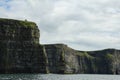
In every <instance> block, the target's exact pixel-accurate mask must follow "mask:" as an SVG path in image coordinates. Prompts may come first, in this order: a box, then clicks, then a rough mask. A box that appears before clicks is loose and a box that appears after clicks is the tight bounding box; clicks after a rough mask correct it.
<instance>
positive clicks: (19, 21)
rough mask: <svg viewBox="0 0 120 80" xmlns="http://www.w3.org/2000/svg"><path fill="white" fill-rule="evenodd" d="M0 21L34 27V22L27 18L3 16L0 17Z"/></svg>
mask: <svg viewBox="0 0 120 80" xmlns="http://www.w3.org/2000/svg"><path fill="white" fill-rule="evenodd" d="M0 22H1V23H3V24H5V23H6V24H18V25H21V26H22V27H26V28H34V27H36V23H34V22H31V21H27V20H24V21H23V20H15V19H5V18H0Z"/></svg>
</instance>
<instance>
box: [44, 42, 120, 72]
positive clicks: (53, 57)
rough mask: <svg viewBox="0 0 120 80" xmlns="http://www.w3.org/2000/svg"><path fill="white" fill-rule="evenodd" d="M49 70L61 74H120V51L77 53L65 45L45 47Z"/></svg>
mask: <svg viewBox="0 0 120 80" xmlns="http://www.w3.org/2000/svg"><path fill="white" fill-rule="evenodd" d="M45 49H46V51H47V52H46V53H47V56H48V63H49V65H48V68H49V70H50V72H51V73H60V74H74V73H76V74H79V73H80V74H84V73H85V74H120V50H115V49H105V50H100V51H77V50H73V49H71V48H70V47H67V45H64V44H50V45H45Z"/></svg>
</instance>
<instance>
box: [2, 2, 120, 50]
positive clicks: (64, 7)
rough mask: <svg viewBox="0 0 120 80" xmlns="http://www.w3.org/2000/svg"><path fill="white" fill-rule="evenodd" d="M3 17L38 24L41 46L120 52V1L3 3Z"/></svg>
mask: <svg viewBox="0 0 120 80" xmlns="http://www.w3.org/2000/svg"><path fill="white" fill-rule="evenodd" d="M1 1H2V2H1V4H0V17H5V18H14V19H22V20H24V19H28V20H30V21H34V22H36V23H37V24H38V26H39V28H40V30H41V38H40V40H41V41H40V42H41V43H45V44H46V43H66V44H68V45H69V46H71V47H72V48H75V49H80V50H95V49H103V48H118V49H120V45H119V44H120V32H119V30H120V27H119V25H120V22H119V20H120V1H119V0H99V1H98V0H87V1H86V0H10V1H9V0H7V1H3V0H1Z"/></svg>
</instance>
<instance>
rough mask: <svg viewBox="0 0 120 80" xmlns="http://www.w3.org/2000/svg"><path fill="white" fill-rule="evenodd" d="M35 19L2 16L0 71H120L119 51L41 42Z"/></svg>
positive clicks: (101, 72)
mask: <svg viewBox="0 0 120 80" xmlns="http://www.w3.org/2000/svg"><path fill="white" fill-rule="evenodd" d="M39 37H40V35H39V29H38V26H37V25H36V24H35V23H34V22H30V21H20V20H13V19H0V73H49V72H50V73H58V74H74V73H75V74H84V73H85V74H120V50H116V49H104V50H99V51H78V50H74V49H72V48H70V47H68V46H67V45H65V44H46V45H41V44H39Z"/></svg>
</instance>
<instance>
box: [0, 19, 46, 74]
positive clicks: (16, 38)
mask: <svg viewBox="0 0 120 80" xmlns="http://www.w3.org/2000/svg"><path fill="white" fill-rule="evenodd" d="M45 54H46V53H45V51H44V49H43V46H41V45H39V30H38V27H37V25H36V24H35V23H33V22H28V21H18V20H12V19H0V73H38V72H39V73H46V64H47V61H46V56H45Z"/></svg>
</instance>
